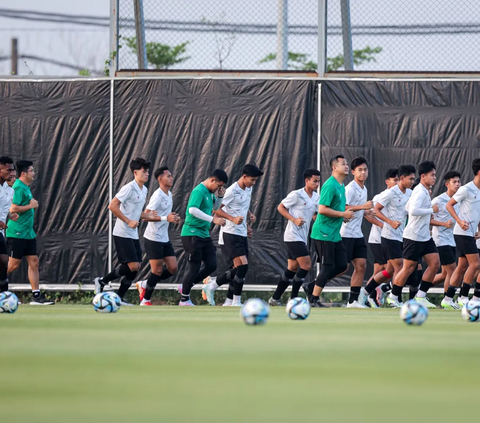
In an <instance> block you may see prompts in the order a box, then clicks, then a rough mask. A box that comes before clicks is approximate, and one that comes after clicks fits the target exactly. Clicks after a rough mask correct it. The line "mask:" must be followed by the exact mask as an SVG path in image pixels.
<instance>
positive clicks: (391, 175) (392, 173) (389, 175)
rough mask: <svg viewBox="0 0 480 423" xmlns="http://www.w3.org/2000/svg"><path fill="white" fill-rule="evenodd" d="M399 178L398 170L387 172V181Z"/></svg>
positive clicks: (393, 169) (392, 169)
mask: <svg viewBox="0 0 480 423" xmlns="http://www.w3.org/2000/svg"><path fill="white" fill-rule="evenodd" d="M397 177H398V169H396V168H391V169H388V170H387V171H386V172H385V179H390V178H397Z"/></svg>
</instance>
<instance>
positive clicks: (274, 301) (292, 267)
mask: <svg viewBox="0 0 480 423" xmlns="http://www.w3.org/2000/svg"><path fill="white" fill-rule="evenodd" d="M290 257H291V256H290V255H289V258H288V260H287V263H288V264H287V269H286V270H285V272H283V273H282V275H281V276H280V280H279V281H278V285H277V288H276V289H275V292H274V293H273V295H272V297H271V298H270V299H269V300H268V304H270V305H271V306H273V307H276V306H279V307H281V306H282V305H283V304H282V302H281V301H280V300H281V298H282V295H283V293H284V292H285V291H286V290H287V288H288V286H289V285H290V284H291V283H292V282H293V278H294V277H295V275H296V273H297V269H298V268H299V265H298V262H297V260H295V259H293V258H290Z"/></svg>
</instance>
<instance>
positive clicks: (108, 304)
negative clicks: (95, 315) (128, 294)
mask: <svg viewBox="0 0 480 423" xmlns="http://www.w3.org/2000/svg"><path fill="white" fill-rule="evenodd" d="M92 303H93V309H94V310H95V311H98V312H99V313H116V312H117V311H118V307H117V302H116V301H115V298H113V297H112V296H111V294H110V293H109V292H100V293H99V294H97V295H95V298H94V299H93V301H92Z"/></svg>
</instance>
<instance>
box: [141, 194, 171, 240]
mask: <svg viewBox="0 0 480 423" xmlns="http://www.w3.org/2000/svg"><path fill="white" fill-rule="evenodd" d="M172 207H173V202H172V193H171V192H170V191H168V194H165V192H163V190H162V189H161V188H158V189H157V190H156V191H155V192H154V193H153V195H152V198H150V201H149V202H148V205H147V209H148V210H155V211H156V212H157V214H158V216H168V215H169V214H170V213H171V212H172ZM169 224H170V223H169V222H167V221H166V220H162V221H156V222H148V225H147V229H146V230H145V233H144V234H143V237H144V238H146V239H149V240H150V241H155V242H168V241H169V240H170V239H169V238H168V226H169Z"/></svg>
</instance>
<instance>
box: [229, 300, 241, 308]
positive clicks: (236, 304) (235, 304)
mask: <svg viewBox="0 0 480 423" xmlns="http://www.w3.org/2000/svg"><path fill="white" fill-rule="evenodd" d="M242 305H243V304H242V303H241V302H240V301H232V304H230V307H241V306H242Z"/></svg>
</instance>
